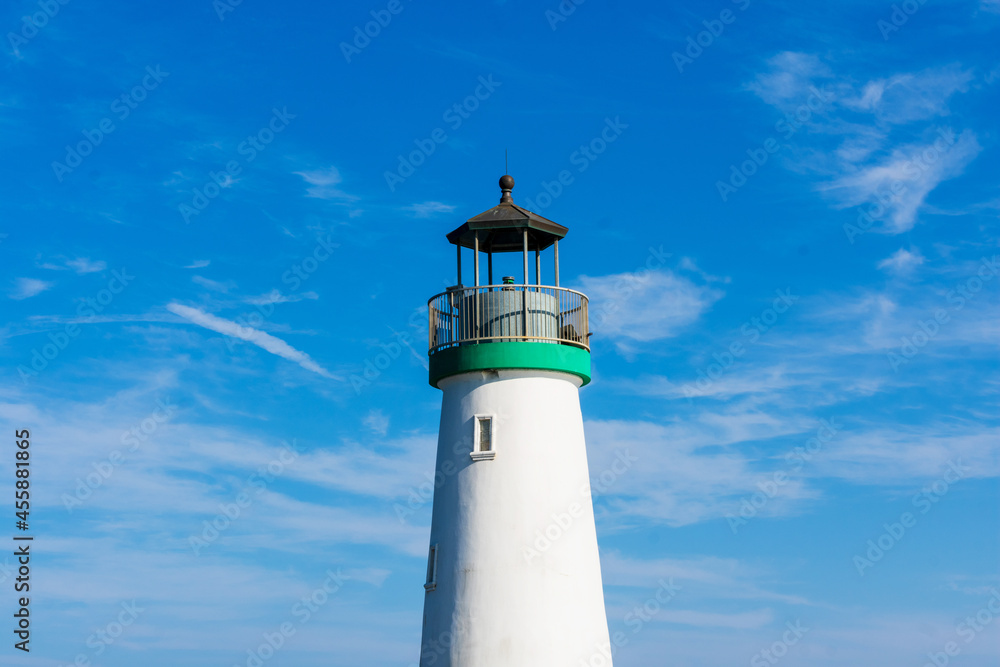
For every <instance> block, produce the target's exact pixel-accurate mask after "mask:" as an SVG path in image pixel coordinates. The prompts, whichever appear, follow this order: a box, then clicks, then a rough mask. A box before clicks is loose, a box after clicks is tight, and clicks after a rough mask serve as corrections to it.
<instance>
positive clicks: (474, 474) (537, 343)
mask: <svg viewBox="0 0 1000 667" xmlns="http://www.w3.org/2000/svg"><path fill="white" fill-rule="evenodd" d="M513 187H514V179H513V178H511V177H510V176H507V175H505V176H503V177H502V178H501V179H500V189H501V198H500V203H499V204H498V205H497V206H494V207H493V208H491V209H489V210H488V211H486V212H484V213H481V214H479V215H477V216H475V217H473V218H470V219H469V220H467V221H466V222H465V223H464V224H463V225H462V226H460V227H459V228H458V229H455V230H454V231H452V232H451V233H449V234H448V235H447V238H448V241H449V242H450V243H452V244H453V245H454V246H455V248H456V255H457V265H458V280H457V282H456V285H455V286H454V287H450V288H448V289H447V290H446V291H445V292H443V293H441V294H438V295H436V296H434V297H432V298H431V299H430V301H429V303H428V308H429V316H430V345H429V361H430V364H429V374H430V384H431V385H432V386H434V387H437V388H438V389H440V390H441V392H442V400H441V424H440V430H439V435H438V448H437V462H436V471H435V480H436V481H435V487H436V488H435V492H434V510H433V516H432V519H431V535H430V545H429V548H428V555H427V576H426V580H425V582H424V591H425V594H424V616H423V637H422V640H421V653H420V667H543V666H544V667H563V666H565V667H578V666H597V665H603V666H608V667H609V666H610V665H611V652H610V641H609V637H608V624H607V617H606V615H605V611H604V592H603V587H602V583H601V564H600V557H599V554H598V548H597V531H596V529H595V526H594V510H593V502H592V500H591V495H590V481H589V480H590V476H589V472H588V467H587V451H586V445H585V441H584V432H583V416H582V414H581V411H580V397H579V389H580V387H582V386H583V385H585V384H587V383H588V382H590V332H589V330H588V322H587V307H588V301H587V297H586V295H584V294H581V293H580V292H577V291H575V290H571V289H567V288H564V287H561V286H560V285H559V241H560V240H561V239H563V238H564V237H565V236H566V233H567V231H568V230H567V228H566V227H564V226H562V225H559V224H557V223H555V222H552V221H551V220H548V219H546V218H543V217H542V216H540V215H537V214H535V213H533V212H531V211H528V210H526V209H524V208H521V207H520V206H517V205H516V204H515V203H514V201H513V197H512V195H511V191H512V189H513ZM470 250H471V251H472V257H471V264H472V266H471V268H472V271H471V273H472V285H471V286H466V285H464V284H463V272H462V259H463V254H466V255H468V251H470ZM497 253H521V255H522V262H520V264H521V266H520V267H518V268H521V269H522V271H521V273H522V275H521V276H520V277H521V280H520V281H518V280H517V279H516V278H515V277H514V276H504V277H502V279H501V280H500V281H499V282H497V283H495V282H494V276H493V261H494V255H495V254H497ZM483 254H485V255H486V258H485V259H486V280H482V277H483V276H482V274H481V272H480V259H481V255H483ZM543 255H546V256H547V257H546V259H545V262H544V263H545V264H546V266H551V267H552V274H551V279H548V277H547V280H546V281H544V282H543V278H542V274H543V269H542V265H543V261H542V260H543ZM532 256H533V257H532ZM515 257H516V256H515ZM467 261H468V260H467ZM508 261H509V260H508ZM549 262H551V264H550V263H549ZM514 266H517V263H514ZM532 269H533V271H532ZM466 272H467V273H468V272H469V271H468V268H467V269H466ZM515 273H516V271H515Z"/></svg>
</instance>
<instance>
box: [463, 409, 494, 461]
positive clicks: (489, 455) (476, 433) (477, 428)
mask: <svg viewBox="0 0 1000 667" xmlns="http://www.w3.org/2000/svg"><path fill="white" fill-rule="evenodd" d="M472 419H473V421H472V424H473V427H472V452H471V453H470V454H469V456H470V457H472V460H473V461H492V460H493V459H495V458H496V455H497V416H496V415H493V414H477V415H473V418H472ZM481 420H489V422H490V448H489V449H488V450H485V451H484V450H482V449H480V444H481V443H480V440H481V437H482V421H481Z"/></svg>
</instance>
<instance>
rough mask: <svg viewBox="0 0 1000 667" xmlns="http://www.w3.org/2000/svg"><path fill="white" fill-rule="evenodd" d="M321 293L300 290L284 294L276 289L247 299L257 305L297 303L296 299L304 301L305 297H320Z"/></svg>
mask: <svg viewBox="0 0 1000 667" xmlns="http://www.w3.org/2000/svg"><path fill="white" fill-rule="evenodd" d="M318 298H319V294H316V292H299V293H297V294H282V293H281V292H279V291H278V290H276V289H273V290H271V291H270V292H267V293H266V294H261V295H260V296H254V297H250V298H249V299H247V303H251V304H253V305H255V306H267V305H269V304H274V303H295V302H296V301H302V300H303V299H314V300H315V299H318Z"/></svg>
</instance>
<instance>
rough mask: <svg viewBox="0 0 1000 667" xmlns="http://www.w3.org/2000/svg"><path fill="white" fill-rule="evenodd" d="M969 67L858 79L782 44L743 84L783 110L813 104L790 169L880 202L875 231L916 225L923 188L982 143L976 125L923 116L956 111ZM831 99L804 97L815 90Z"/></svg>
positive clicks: (840, 196)
mask: <svg viewBox="0 0 1000 667" xmlns="http://www.w3.org/2000/svg"><path fill="white" fill-rule="evenodd" d="M973 79H974V75H973V72H972V70H970V69H965V68H962V67H960V66H959V65H947V66H943V67H937V68H930V69H925V70H920V71H916V72H901V73H896V74H892V75H890V76H887V77H881V78H874V79H869V80H868V81H867V82H864V83H860V84H859V83H857V82H856V81H854V80H853V79H852V78H851V77H848V76H842V75H839V74H838V73H835V72H834V71H833V69H832V68H831V67H830V66H828V65H827V64H826V63H824V62H823V61H822V60H821V59H820V58H819V57H818V56H816V55H813V54H806V53H795V52H784V53H779V54H777V55H775V56H773V57H772V58H770V59H769V60H768V61H767V67H766V68H765V70H764V71H763V72H761V73H760V74H758V75H757V76H756V77H755V78H754V79H753V80H751V81H750V82H749V83H748V84H747V86H746V88H747V89H748V90H750V91H752V92H753V93H754V94H756V95H757V96H758V97H759V98H760V99H761V100H763V101H764V102H766V103H767V104H770V105H772V106H774V107H776V108H778V109H779V110H781V111H782V112H783V113H785V114H794V113H798V112H799V111H801V110H802V109H806V110H808V111H809V116H808V118H809V120H808V124H809V128H810V132H809V133H808V134H799V135H798V136H797V137H796V139H795V140H794V141H795V143H796V146H795V148H794V150H793V151H792V152H793V153H795V154H796V155H797V159H796V160H794V162H793V164H792V165H791V166H793V168H795V169H797V170H799V171H802V172H804V173H808V174H812V175H814V176H817V177H819V179H820V183H819V186H818V187H819V189H820V190H821V191H823V192H825V193H826V194H827V195H828V196H830V197H832V198H833V199H834V200H835V201H836V205H837V206H838V207H847V206H858V205H861V204H864V203H867V202H873V203H874V202H881V206H882V207H883V211H882V213H880V214H879V215H878V216H876V217H878V218H879V219H882V220H884V224H883V226H882V228H881V229H880V230H879V231H882V232H884V233H889V234H899V233H902V232H905V231H907V230H909V229H911V228H912V227H913V225H914V224H915V223H916V220H917V215H918V212H919V210H920V209H921V208H922V207H923V205H924V202H925V200H926V199H927V196H928V195H929V194H930V192H931V191H933V190H934V189H935V188H936V187H937V186H938V185H939V184H940V183H942V182H944V181H946V180H949V179H953V178H955V177H957V176H960V175H961V174H962V173H963V172H964V171H965V168H966V166H967V165H968V164H969V163H970V162H971V161H972V160H973V159H975V157H976V156H977V155H978V154H979V153H980V151H981V150H982V148H981V146H980V145H979V141H978V139H977V136H976V133H975V132H974V131H973V130H971V129H964V130H959V131H956V130H953V129H952V128H948V127H944V126H941V125H935V124H930V125H927V124H923V123H921V121H923V122H926V121H933V120H934V119H939V118H944V117H947V116H949V115H950V113H951V110H950V102H951V100H952V98H954V96H955V95H956V94H959V93H963V92H966V91H968V90H969V89H970V86H971V84H972V81H973ZM815 95H819V96H820V97H821V99H824V100H825V102H824V103H823V104H822V105H821V106H820V107H819V108H818V109H815V110H811V107H807V106H805V102H806V101H807V100H809V99H810V97H811V96H815Z"/></svg>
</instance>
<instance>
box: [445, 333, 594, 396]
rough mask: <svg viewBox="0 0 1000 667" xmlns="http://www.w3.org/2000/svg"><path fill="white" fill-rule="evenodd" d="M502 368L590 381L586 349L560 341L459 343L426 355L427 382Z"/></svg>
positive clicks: (584, 381) (588, 354)
mask: <svg viewBox="0 0 1000 667" xmlns="http://www.w3.org/2000/svg"><path fill="white" fill-rule="evenodd" d="M502 368H518V369H537V370H543V371H560V372H563V373H570V374H572V375H576V376H577V377H579V378H580V379H582V380H583V384H587V383H588V382H590V352H588V351H587V350H584V349H583V348H580V347H574V346H572V345H562V344H560V343H528V342H493V343H479V344H478V345H459V346H458V347H449V348H445V349H443V350H438V351H437V352H435V353H434V354H432V355H430V383H431V386H432V387H437V386H438V382H440V381H441V380H442V379H443V378H446V377H450V376H452V375H458V374H459V373H468V372H470V371H487V370H498V369H502Z"/></svg>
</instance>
